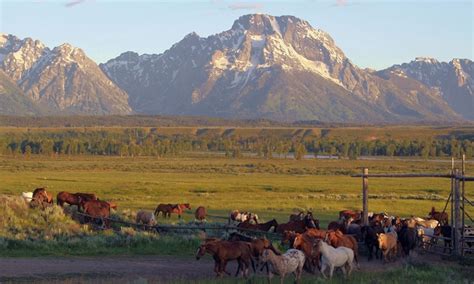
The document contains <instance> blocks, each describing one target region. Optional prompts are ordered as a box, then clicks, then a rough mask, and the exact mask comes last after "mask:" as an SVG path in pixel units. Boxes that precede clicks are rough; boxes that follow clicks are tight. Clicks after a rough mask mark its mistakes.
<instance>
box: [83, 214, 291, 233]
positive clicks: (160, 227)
mask: <svg viewBox="0 0 474 284" xmlns="http://www.w3.org/2000/svg"><path fill="white" fill-rule="evenodd" d="M74 214H77V215H80V216H83V217H88V218H91V219H93V220H98V221H104V220H107V221H110V222H111V223H118V224H124V225H127V226H129V227H134V228H146V229H149V230H155V231H157V232H160V231H161V232H162V231H166V230H170V231H173V230H176V231H179V230H195V231H206V230H222V231H225V232H229V231H232V230H234V231H242V232H250V233H253V234H257V235H265V236H268V237H272V238H281V236H282V234H280V233H274V232H267V231H261V230H254V229H249V228H240V227H237V226H231V225H226V224H225V225H213V226H201V225H194V226H190V225H179V226H176V225H146V224H140V223H133V222H127V221H122V220H117V219H113V218H107V217H95V216H92V215H89V214H85V213H82V212H75V213H74ZM225 219H227V218H225Z"/></svg>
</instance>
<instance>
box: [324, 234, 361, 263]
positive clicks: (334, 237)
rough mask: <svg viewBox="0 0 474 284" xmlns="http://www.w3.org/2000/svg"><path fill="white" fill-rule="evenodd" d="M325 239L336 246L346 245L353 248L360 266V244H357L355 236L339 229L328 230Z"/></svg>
mask: <svg viewBox="0 0 474 284" xmlns="http://www.w3.org/2000/svg"><path fill="white" fill-rule="evenodd" d="M324 240H325V241H326V242H327V243H328V244H330V245H332V246H333V247H335V248H338V247H346V248H350V249H352V250H353V251H354V259H355V261H356V263H357V266H359V257H358V252H359V245H358V244H357V240H356V239H355V238H354V237H353V236H349V235H344V234H343V233H342V232H341V231H339V230H336V231H332V230H328V231H327V232H326V237H325V239H324Z"/></svg>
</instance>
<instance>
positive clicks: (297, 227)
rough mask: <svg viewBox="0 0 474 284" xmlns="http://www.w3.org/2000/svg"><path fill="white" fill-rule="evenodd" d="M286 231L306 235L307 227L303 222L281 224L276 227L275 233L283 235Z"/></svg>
mask: <svg viewBox="0 0 474 284" xmlns="http://www.w3.org/2000/svg"><path fill="white" fill-rule="evenodd" d="M285 231H293V232H296V233H304V232H305V231H306V225H305V222H304V221H303V220H300V221H293V222H288V223H285V224H279V225H278V226H277V227H276V230H275V232H276V233H280V234H282V233H283V232H285Z"/></svg>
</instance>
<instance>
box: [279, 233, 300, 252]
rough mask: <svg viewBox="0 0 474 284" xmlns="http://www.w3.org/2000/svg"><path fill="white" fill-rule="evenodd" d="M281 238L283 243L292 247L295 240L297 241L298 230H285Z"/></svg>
mask: <svg viewBox="0 0 474 284" xmlns="http://www.w3.org/2000/svg"><path fill="white" fill-rule="evenodd" d="M282 234H283V236H282V238H281V245H282V246H284V245H287V244H288V245H290V248H293V242H294V241H295V237H296V232H295V231H284V232H283V233H282Z"/></svg>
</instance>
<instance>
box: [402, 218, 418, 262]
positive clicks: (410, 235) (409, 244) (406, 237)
mask: <svg viewBox="0 0 474 284" xmlns="http://www.w3.org/2000/svg"><path fill="white" fill-rule="evenodd" d="M398 240H399V241H400V244H401V246H402V250H403V253H404V255H405V256H409V255H410V251H411V250H414V249H415V246H416V230H415V229H414V228H409V227H408V226H407V225H403V226H402V227H401V229H400V231H399V232H398Z"/></svg>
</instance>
